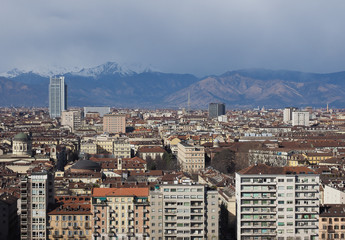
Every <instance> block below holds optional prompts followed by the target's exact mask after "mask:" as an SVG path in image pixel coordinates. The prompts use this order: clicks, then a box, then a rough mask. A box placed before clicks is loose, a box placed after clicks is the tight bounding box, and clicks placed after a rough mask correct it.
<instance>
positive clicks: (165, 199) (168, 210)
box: [150, 184, 219, 240]
mask: <svg viewBox="0 0 345 240" xmlns="http://www.w3.org/2000/svg"><path fill="white" fill-rule="evenodd" d="M150 204H151V213H150V217H151V227H150V231H151V233H150V236H151V239H157V240H158V239H162V240H163V239H164V240H172V239H179V240H182V239H190V240H196V239H213V240H214V239H218V228H219V227H218V214H219V206H218V192H217V191H210V190H208V189H207V188H206V187H205V186H204V185H200V184H166V185H165V184H163V185H159V186H156V188H155V190H154V191H150Z"/></svg>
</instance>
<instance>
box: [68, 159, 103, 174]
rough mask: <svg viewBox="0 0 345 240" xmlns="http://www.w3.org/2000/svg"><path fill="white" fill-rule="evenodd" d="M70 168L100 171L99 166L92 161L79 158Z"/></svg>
mask: <svg viewBox="0 0 345 240" xmlns="http://www.w3.org/2000/svg"><path fill="white" fill-rule="evenodd" d="M71 169H78V170H92V171H100V170H101V166H100V165H99V164H98V163H96V162H94V161H91V160H83V159H81V160H79V161H78V162H76V163H75V164H73V166H72V167H71Z"/></svg>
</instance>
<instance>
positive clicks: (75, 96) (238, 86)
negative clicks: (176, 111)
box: [0, 62, 345, 109]
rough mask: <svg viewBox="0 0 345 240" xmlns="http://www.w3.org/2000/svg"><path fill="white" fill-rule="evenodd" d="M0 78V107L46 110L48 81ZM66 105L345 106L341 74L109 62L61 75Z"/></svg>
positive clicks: (14, 75)
mask: <svg viewBox="0 0 345 240" xmlns="http://www.w3.org/2000/svg"><path fill="white" fill-rule="evenodd" d="M1 75H2V76H1V77H0V106H28V107H29V106H38V107H46V106H48V85H49V77H48V76H47V74H46V73H40V72H37V71H35V72H34V71H20V70H18V69H14V70H11V71H9V72H7V73H4V74H1ZM59 75H62V76H64V77H65V81H66V83H67V85H68V105H69V106H114V107H142V108H179V107H186V106H187V99H188V94H190V104H191V108H206V107H207V105H208V103H210V102H224V103H225V104H226V105H227V108H229V109H231V108H251V107H256V106H265V107H285V106H296V107H303V106H313V107H320V106H326V104H327V103H329V104H330V106H333V107H338V108H343V107H345V72H336V73H327V74H318V73H304V72H297V71H286V70H266V69H246V70H238V71H229V72H226V73H224V74H222V75H217V76H216V75H212V76H206V77H202V78H198V77H196V76H194V75H192V74H177V73H163V72H158V71H153V70H150V69H148V68H147V69H144V70H141V71H138V70H132V69H130V68H128V67H124V66H120V65H119V64H117V63H114V62H108V63H105V64H102V65H99V66H96V67H93V68H83V69H81V70H78V71H68V72H61V73H60V74H59Z"/></svg>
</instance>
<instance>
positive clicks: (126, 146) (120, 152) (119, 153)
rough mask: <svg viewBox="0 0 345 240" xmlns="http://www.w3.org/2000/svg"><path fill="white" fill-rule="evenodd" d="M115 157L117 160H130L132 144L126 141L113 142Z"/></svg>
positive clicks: (117, 140)
mask: <svg viewBox="0 0 345 240" xmlns="http://www.w3.org/2000/svg"><path fill="white" fill-rule="evenodd" d="M112 154H113V156H114V157H115V158H130V157H131V144H130V143H129V142H128V141H127V140H124V139H116V140H114V141H113V152H112Z"/></svg>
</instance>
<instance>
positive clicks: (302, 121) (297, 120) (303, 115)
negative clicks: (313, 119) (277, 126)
mask: <svg viewBox="0 0 345 240" xmlns="http://www.w3.org/2000/svg"><path fill="white" fill-rule="evenodd" d="M309 125H310V124H309V112H293V113H292V126H306V127H308V126H309Z"/></svg>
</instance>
